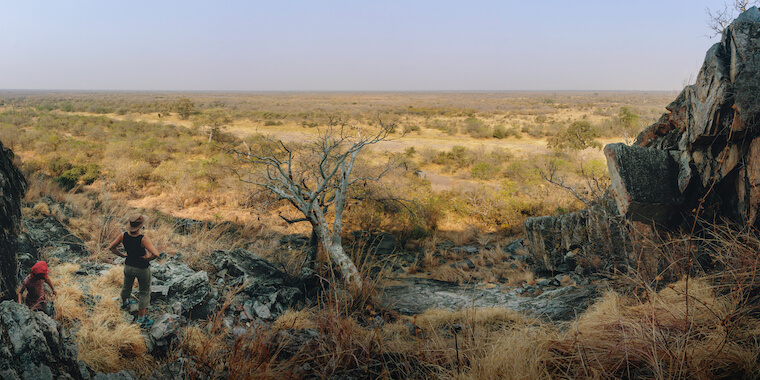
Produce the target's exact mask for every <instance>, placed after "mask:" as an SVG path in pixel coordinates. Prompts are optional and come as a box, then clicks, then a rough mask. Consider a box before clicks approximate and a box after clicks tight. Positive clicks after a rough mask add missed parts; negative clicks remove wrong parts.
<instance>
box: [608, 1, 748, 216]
mask: <svg viewBox="0 0 760 380" xmlns="http://www.w3.org/2000/svg"><path fill="white" fill-rule="evenodd" d="M758 99H760V11H758V9H757V8H756V7H753V8H751V9H749V10H747V11H745V12H744V13H742V14H741V15H740V16H739V17H738V18H737V19H736V20H735V21H734V22H733V23H732V24H731V25H730V26H728V27H727V28H726V29H725V31H724V32H723V36H722V39H721V42H720V43H717V44H715V45H713V46H712V47H711V48H710V50H708V52H707V55H706V56H705V61H704V64H703V66H702V69H701V70H700V72H699V75H698V77H697V81H696V83H695V84H693V85H690V86H687V87H686V88H684V90H683V91H682V92H681V94H680V95H678V97H677V98H676V100H674V101H673V102H672V103H671V104H670V105H668V106H667V110H668V112H667V113H665V114H664V115H663V116H662V117H661V118H660V120H659V121H658V122H656V123H654V124H652V125H651V126H649V127H647V128H646V129H644V131H642V132H641V133H640V134H639V136H638V137H637V139H636V142H635V143H634V146H630V147H626V146H624V145H622V144H612V145H608V146H607V147H606V148H605V153H606V154H607V165H608V167H609V169H610V177H611V179H612V190H613V194H614V197H615V199H616V201H617V205H618V208H619V210H620V212H621V214H624V215H626V216H629V217H632V218H633V219H634V220H640V221H645V222H655V223H664V222H668V221H669V220H668V218H669V217H670V218H672V217H674V216H675V217H676V218H677V219H678V218H681V215H687V216H688V215H693V210H695V209H696V210H698V212H699V215H698V216H699V217H701V218H705V219H709V220H711V219H713V217H727V218H730V219H733V220H734V221H736V222H739V223H741V224H747V225H757V222H758V220H757V209H758V206H760V118H759V117H758V116H760V101H759V100H758ZM687 219H690V218H687ZM676 221H678V220H676Z"/></svg>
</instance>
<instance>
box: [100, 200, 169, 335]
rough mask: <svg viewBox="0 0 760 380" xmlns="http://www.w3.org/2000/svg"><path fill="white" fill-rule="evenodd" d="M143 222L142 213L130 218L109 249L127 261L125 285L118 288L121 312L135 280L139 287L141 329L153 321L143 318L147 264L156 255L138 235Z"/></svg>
mask: <svg viewBox="0 0 760 380" xmlns="http://www.w3.org/2000/svg"><path fill="white" fill-rule="evenodd" d="M145 219H146V217H145V215H142V214H135V215H132V216H131V217H129V220H128V222H127V231H126V232H124V233H123V234H121V235H119V237H117V238H116V239H115V240H114V241H113V242H112V243H111V245H110V246H109V247H108V249H109V250H110V251H111V252H113V253H114V254H115V255H117V256H119V257H125V258H126V260H125V261H124V286H122V288H121V301H122V304H121V307H122V309H126V308H127V307H128V306H129V303H130V299H129V297H130V296H131V295H132V285H133V284H134V283H135V278H136V279H137V283H138V285H139V291H138V292H137V298H138V300H139V302H138V305H137V307H138V311H137V323H139V324H140V325H141V326H143V327H150V326H151V325H152V324H153V320H152V319H148V318H145V309H146V308H147V307H148V304H149V303H150V277H151V273H150V261H151V260H154V259H156V258H158V255H159V253H158V250H156V247H155V246H153V242H151V241H150V239H149V238H148V237H147V236H145V235H143V234H141V233H140V229H141V228H142V227H143V225H144V224H145ZM119 244H122V245H124V250H125V251H127V254H126V255H125V254H123V253H121V252H120V251H119V249H118V246H119Z"/></svg>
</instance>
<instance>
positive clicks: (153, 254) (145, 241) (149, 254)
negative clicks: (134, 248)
mask: <svg viewBox="0 0 760 380" xmlns="http://www.w3.org/2000/svg"><path fill="white" fill-rule="evenodd" d="M142 245H143V247H145V251H146V253H145V256H143V257H142V258H143V259H145V260H148V261H150V260H155V259H157V258H158V255H159V253H158V250H157V249H156V247H155V246H154V245H153V242H152V241H150V239H149V238H148V237H147V236H143V238H142Z"/></svg>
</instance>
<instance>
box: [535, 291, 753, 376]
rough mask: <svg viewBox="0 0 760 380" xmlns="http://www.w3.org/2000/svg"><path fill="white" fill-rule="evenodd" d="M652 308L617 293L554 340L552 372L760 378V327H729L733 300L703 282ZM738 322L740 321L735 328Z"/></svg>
mask: <svg viewBox="0 0 760 380" xmlns="http://www.w3.org/2000/svg"><path fill="white" fill-rule="evenodd" d="M689 282H690V283H689V284H688V291H687V281H686V280H683V281H680V282H678V283H676V284H674V285H672V286H671V287H667V288H665V289H663V290H662V291H660V292H659V293H653V294H652V296H651V298H650V299H648V300H643V301H638V300H635V299H631V298H626V297H622V296H620V295H619V294H615V293H609V294H607V295H606V296H605V297H604V298H603V299H602V300H601V301H599V302H597V303H596V304H595V305H594V306H593V307H592V308H591V309H590V310H589V311H588V312H586V313H584V314H583V315H582V316H581V317H580V318H579V319H578V321H577V322H575V323H574V324H573V325H572V327H571V328H570V329H568V332H567V333H566V334H564V336H562V337H560V338H558V339H556V340H552V341H551V342H550V346H551V347H552V349H553V350H554V352H556V354H557V356H556V357H555V359H554V360H553V362H552V367H553V368H554V370H555V371H557V372H558V373H562V374H563V376H567V377H590V378H605V377H628V378H637V377H642V376H643V377H652V378H657V379H664V378H691V379H712V378H747V377H750V376H754V375H757V373H758V372H757V371H758V364H757V358H758V354H759V353H760V347H758V345H757V343H755V341H754V338H753V337H754V336H756V335H757V334H758V333H760V323H759V322H758V321H757V320H754V319H751V320H744V321H742V322H743V323H741V325H737V324H736V323H727V322H729V321H731V319H732V318H731V316H732V315H733V313H734V312H735V309H734V308H735V305H732V302H731V300H730V296H722V297H721V296H716V294H715V292H714V289H713V287H712V286H711V285H710V284H709V283H708V282H707V281H705V280H703V279H692V280H690V281H689ZM731 322H735V321H731Z"/></svg>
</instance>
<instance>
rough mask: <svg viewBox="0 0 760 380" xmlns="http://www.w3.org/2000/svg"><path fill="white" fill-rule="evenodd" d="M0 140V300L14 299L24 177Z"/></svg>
mask: <svg viewBox="0 0 760 380" xmlns="http://www.w3.org/2000/svg"><path fill="white" fill-rule="evenodd" d="M13 158H14V155H13V152H12V151H11V150H10V149H8V148H6V147H4V146H3V144H2V142H0V299H6V300H7V299H13V298H14V297H15V295H16V286H17V284H18V279H17V274H18V259H17V253H16V247H17V235H18V231H19V226H20V221H21V199H22V198H23V197H24V193H25V192H26V180H25V179H24V176H23V175H22V174H21V172H20V171H19V170H18V168H17V167H16V165H14V163H13Z"/></svg>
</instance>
